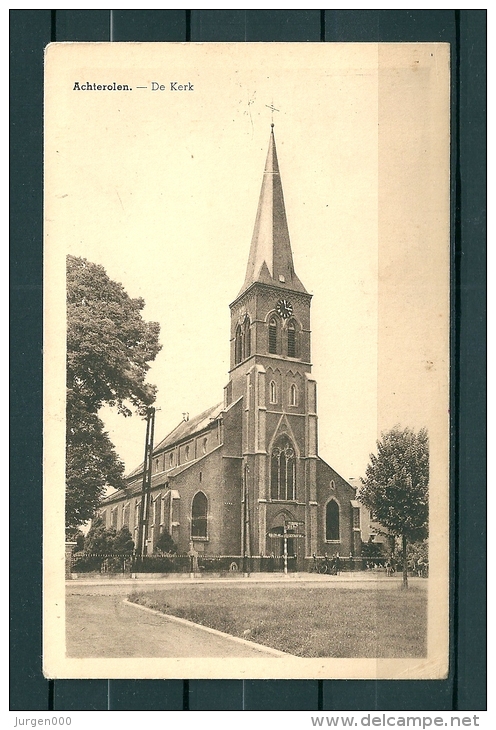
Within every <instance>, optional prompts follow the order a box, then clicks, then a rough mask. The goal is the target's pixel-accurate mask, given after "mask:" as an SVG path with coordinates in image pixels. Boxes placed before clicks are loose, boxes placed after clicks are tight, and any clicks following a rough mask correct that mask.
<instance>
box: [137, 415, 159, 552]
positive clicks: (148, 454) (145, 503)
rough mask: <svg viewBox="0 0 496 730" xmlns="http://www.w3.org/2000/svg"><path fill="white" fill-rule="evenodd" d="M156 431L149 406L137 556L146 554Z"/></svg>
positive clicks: (153, 417) (153, 416)
mask: <svg viewBox="0 0 496 730" xmlns="http://www.w3.org/2000/svg"><path fill="white" fill-rule="evenodd" d="M154 431H155V408H153V407H151V408H148V410H147V413H146V436H145V456H144V458H143V486H142V490H141V505H140V517H139V526H138V545H137V546H136V556H137V557H138V558H141V557H143V556H144V555H146V552H147V545H146V542H147V539H148V521H149V516H150V491H151V488H152V456H153V437H154Z"/></svg>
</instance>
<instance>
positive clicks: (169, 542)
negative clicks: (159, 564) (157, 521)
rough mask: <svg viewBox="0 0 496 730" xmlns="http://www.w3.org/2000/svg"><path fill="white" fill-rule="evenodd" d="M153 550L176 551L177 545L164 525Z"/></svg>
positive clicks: (162, 551)
mask: <svg viewBox="0 0 496 730" xmlns="http://www.w3.org/2000/svg"><path fill="white" fill-rule="evenodd" d="M155 551H156V552H160V553H177V545H176V543H175V542H174V540H173V539H172V537H171V535H170V533H169V531H168V530H167V529H166V528H165V527H164V528H163V530H162V532H161V533H160V535H159V538H158V540H157V542H156V545H155Z"/></svg>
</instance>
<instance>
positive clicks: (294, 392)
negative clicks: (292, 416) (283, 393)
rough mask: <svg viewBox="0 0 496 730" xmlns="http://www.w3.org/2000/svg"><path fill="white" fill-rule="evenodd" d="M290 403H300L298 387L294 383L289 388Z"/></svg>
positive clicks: (292, 404)
mask: <svg viewBox="0 0 496 730" xmlns="http://www.w3.org/2000/svg"><path fill="white" fill-rule="evenodd" d="M289 405H290V406H297V405H298V388H297V387H296V385H295V384H294V383H293V384H292V385H291V387H290V389H289Z"/></svg>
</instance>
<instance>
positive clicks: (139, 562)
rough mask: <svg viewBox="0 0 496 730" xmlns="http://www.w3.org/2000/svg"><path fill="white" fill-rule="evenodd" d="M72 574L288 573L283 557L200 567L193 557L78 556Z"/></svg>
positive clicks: (202, 559) (291, 567) (212, 560)
mask: <svg viewBox="0 0 496 730" xmlns="http://www.w3.org/2000/svg"><path fill="white" fill-rule="evenodd" d="M70 569H71V573H189V572H192V571H193V570H195V571H196V570H198V571H199V572H205V573H209V572H210V573H227V572H230V573H235V572H250V573H251V572H259V571H263V572H268V573H279V572H282V571H283V570H284V558H283V557H264V556H254V557H245V558H243V557H242V556H240V555H208V556H207V555H198V557H197V562H196V565H195V564H194V562H193V560H192V558H191V557H190V556H189V555H160V554H153V555H145V556H142V557H137V556H136V555H133V554H127V555H123V554H118V553H105V554H104V553H87V552H77V553H74V554H73V555H72V557H71V566H70ZM296 570H297V564H296V558H295V557H294V556H288V571H291V572H295V571H296Z"/></svg>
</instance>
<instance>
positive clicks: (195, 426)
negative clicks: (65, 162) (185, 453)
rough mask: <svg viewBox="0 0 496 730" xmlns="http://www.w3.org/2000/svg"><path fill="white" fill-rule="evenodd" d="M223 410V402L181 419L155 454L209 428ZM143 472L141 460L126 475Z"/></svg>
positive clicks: (160, 443) (130, 475)
mask: <svg viewBox="0 0 496 730" xmlns="http://www.w3.org/2000/svg"><path fill="white" fill-rule="evenodd" d="M223 410H224V407H223V404H222V403H218V404H217V405H215V406H212V407H211V408H207V410H206V411H203V412H202V413H200V414H199V415H198V416H195V417H194V418H190V419H189V420H188V421H181V422H180V423H179V424H178V425H177V426H176V427H175V428H174V429H173V430H172V431H171V432H170V433H169V434H168V435H167V436H166V437H165V438H164V439H162V441H160V442H159V443H158V444H157V445H156V446H155V447H154V449H153V454H154V455H155V454H159V453H160V452H161V451H164V450H165V449H167V448H168V447H170V446H173V445H174V444H176V443H178V442H179V441H183V440H184V439H187V438H189V437H190V436H193V435H194V434H195V433H199V432H201V431H204V430H205V429H206V428H208V426H210V425H211V423H212V421H215V420H216V418H217V417H218V416H219V415H220V414H221V412H222V411H223ZM142 473H143V462H141V464H140V465H139V466H137V467H136V468H135V469H133V470H132V471H131V472H129V474H127V475H126V476H127V478H130V477H133V476H137V475H138V474H142Z"/></svg>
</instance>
